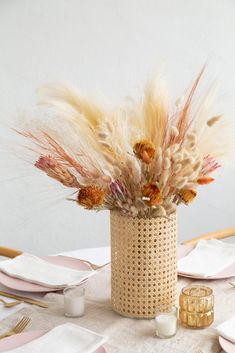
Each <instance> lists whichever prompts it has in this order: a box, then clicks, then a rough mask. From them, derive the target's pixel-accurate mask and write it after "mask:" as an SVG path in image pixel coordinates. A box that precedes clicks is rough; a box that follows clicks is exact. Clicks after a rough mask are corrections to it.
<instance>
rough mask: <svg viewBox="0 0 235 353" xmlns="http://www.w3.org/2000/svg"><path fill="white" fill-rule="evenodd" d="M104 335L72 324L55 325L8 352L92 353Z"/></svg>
mask: <svg viewBox="0 0 235 353" xmlns="http://www.w3.org/2000/svg"><path fill="white" fill-rule="evenodd" d="M106 340H107V339H106V337H104V336H101V335H99V334H97V333H95V332H92V331H90V330H87V329H85V328H83V327H81V326H77V325H74V324H70V323H67V324H64V325H60V326H57V327H55V328H54V329H52V330H51V331H49V332H47V333H45V335H43V336H41V337H39V338H36V339H35V340H33V341H31V342H29V343H26V344H24V345H23V346H21V347H18V348H15V349H12V350H10V351H8V352H9V353H10V352H11V353H42V352H43V353H92V352H94V351H95V350H96V349H98V348H99V347H100V346H101V345H102V344H103V343H104V342H105V341H106Z"/></svg>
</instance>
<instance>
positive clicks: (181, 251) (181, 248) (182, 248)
mask: <svg viewBox="0 0 235 353" xmlns="http://www.w3.org/2000/svg"><path fill="white" fill-rule="evenodd" d="M193 248H194V246H193V245H178V259H181V258H182V257H184V256H186V255H188V254H189V253H190V251H192V250H193ZM178 275H179V276H181V277H187V278H193V279H205V280H210V279H211V280H214V279H223V278H230V277H234V276H235V262H234V263H233V264H232V265H230V266H228V267H226V268H225V269H224V270H223V271H220V272H219V273H217V274H216V275H213V276H210V277H202V276H200V275H198V276H196V275H190V274H185V273H180V272H178Z"/></svg>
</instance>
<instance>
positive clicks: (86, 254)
mask: <svg viewBox="0 0 235 353" xmlns="http://www.w3.org/2000/svg"><path fill="white" fill-rule="evenodd" d="M56 255H65V256H70V257H74V258H78V259H85V260H89V261H91V262H93V263H96V264H99V265H102V264H104V263H107V262H109V261H110V248H109V247H101V248H90V249H79V250H75V251H70V252H65V253H60V254H56ZM185 281H186V282H187V281H188V279H180V282H182V286H183V285H185V283H186V282H185ZM184 282H185V283H184ZM204 283H205V281H204ZM210 283H212V282H210ZM213 283H215V286H216V288H213V289H214V290H215V291H218V292H219V293H220V292H221V291H223V292H224V291H225V290H226V289H227V288H226V285H227V283H226V282H225V281H222V282H221V281H218V282H216V281H213ZM216 283H221V285H222V283H224V284H225V285H222V287H221V285H218V286H217V284H216ZM209 286H210V284H209ZM0 290H5V291H8V292H10V291H11V292H12V293H14V291H13V290H9V289H8V288H6V287H4V286H3V285H1V284H0ZM216 294H217V295H218V293H216ZM230 294H231V293H230ZM233 294H234V293H233ZM22 295H28V296H30V297H34V298H41V297H42V296H43V295H44V294H41V293H40V294H39V293H22ZM4 300H7V301H11V300H10V299H6V298H4ZM217 304H219V303H217ZM221 305H225V303H222V302H221ZM217 306H218V305H217ZM233 306H234V305H233ZM27 307H29V306H28V305H27V304H20V305H18V306H16V307H14V308H10V309H9V308H3V307H1V308H0V320H2V319H4V318H6V317H7V316H8V315H11V314H13V313H16V312H17V311H19V310H21V309H22V308H27ZM231 309H232V308H231ZM233 309H235V308H233ZM219 311H220V312H222V311H221V310H219ZM218 314H219V312H218ZM225 319H227V317H226V315H225ZM218 323H219V322H218ZM200 331H201V330H199V331H194V333H195V335H197V334H198V333H199V332H200ZM209 334H210V333H209ZM188 344H190V342H188ZM164 352H165V351H164ZM166 353H168V351H167V352H166ZM169 353H173V352H169ZM182 353H183V352H182ZM195 353H197V352H195ZM204 353H206V352H204ZM212 353H214V352H212ZM215 353H223V351H222V350H221V351H220V352H218V351H216V352H215Z"/></svg>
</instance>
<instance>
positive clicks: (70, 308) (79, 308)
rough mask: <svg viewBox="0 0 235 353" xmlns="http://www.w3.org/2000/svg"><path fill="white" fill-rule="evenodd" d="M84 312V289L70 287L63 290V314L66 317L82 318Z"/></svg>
mask: <svg viewBox="0 0 235 353" xmlns="http://www.w3.org/2000/svg"><path fill="white" fill-rule="evenodd" d="M84 312H85V289H84V288H83V287H76V286H71V287H67V288H65V289H64V314H65V316H68V317H79V316H83V315H84Z"/></svg>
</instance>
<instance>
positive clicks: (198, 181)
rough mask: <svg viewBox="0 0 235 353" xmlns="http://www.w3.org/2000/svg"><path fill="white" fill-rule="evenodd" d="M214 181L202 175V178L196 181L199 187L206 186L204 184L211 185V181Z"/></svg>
mask: <svg viewBox="0 0 235 353" xmlns="http://www.w3.org/2000/svg"><path fill="white" fill-rule="evenodd" d="M214 180H215V179H214V178H211V177H210V176H208V175H204V176H202V177H200V178H198V179H197V183H198V184H199V185H206V184H210V183H212V181H214Z"/></svg>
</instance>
